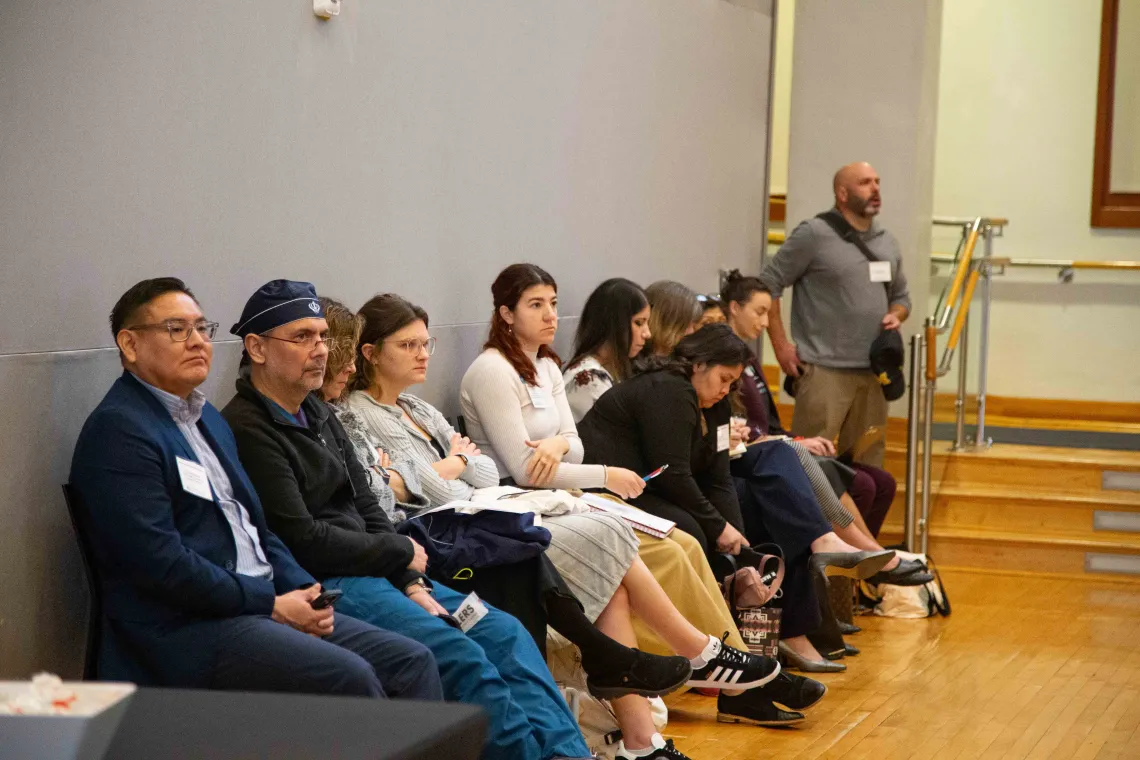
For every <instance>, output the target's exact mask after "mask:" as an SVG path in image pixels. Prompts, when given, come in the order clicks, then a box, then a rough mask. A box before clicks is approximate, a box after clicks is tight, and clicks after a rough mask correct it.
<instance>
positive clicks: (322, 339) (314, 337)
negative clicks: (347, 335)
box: [258, 331, 349, 354]
mask: <svg viewBox="0 0 1140 760" xmlns="http://www.w3.org/2000/svg"><path fill="white" fill-rule="evenodd" d="M258 337H259V338H269V339H270V340H279V341H281V342H282V343H292V344H293V345H295V346H301V347H303V348H307V349H308V350H310V351H312V350H313V349H314V348H316V347H317V344H318V343H324V344H325V345H326V346H327V347H328V349H329V353H330V354H331V353H333V352H334V351H338V350H340V349H342V348H348V347H349V345H348V344H349V341H347V340H344V339H340V340H338V339H336V338H330V337H329V334H328V333H327V332H322V333H318V332H311V331H306V332H303V333H301V334H300V335H298V336H297V337H296V338H278V337H277V336H276V335H265V334H262V335H259V336H258Z"/></svg>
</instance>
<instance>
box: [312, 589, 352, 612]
mask: <svg viewBox="0 0 1140 760" xmlns="http://www.w3.org/2000/svg"><path fill="white" fill-rule="evenodd" d="M342 596H344V592H343V591H341V590H340V589H339V588H326V589H325V590H324V591H322V592H321V594H320V596H318V597H317V598H316V599H314V600H313V601H312V602H310V606H311V607H312V608H313V609H314V610H323V609H325V608H326V607H332V606H333V605H334V604H336V603H337V602H338V601H339V600H340V598H341V597H342Z"/></svg>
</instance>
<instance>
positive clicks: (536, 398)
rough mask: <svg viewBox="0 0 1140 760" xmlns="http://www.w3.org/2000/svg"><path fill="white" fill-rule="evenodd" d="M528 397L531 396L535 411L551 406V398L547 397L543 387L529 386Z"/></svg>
mask: <svg viewBox="0 0 1140 760" xmlns="http://www.w3.org/2000/svg"><path fill="white" fill-rule="evenodd" d="M526 392H527V395H529V396H530V403H531V406H533V407H534V408H535V409H546V408H547V407H549V406H550V401H551V399H550V397H549V396H548V395H546V391H545V390H544V389H542V388H541V387H538V386H535V385H528V386H527V387H526Z"/></svg>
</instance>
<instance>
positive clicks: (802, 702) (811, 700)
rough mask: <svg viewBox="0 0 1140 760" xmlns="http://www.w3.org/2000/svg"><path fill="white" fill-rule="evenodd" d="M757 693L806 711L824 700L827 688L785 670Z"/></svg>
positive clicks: (793, 708)
mask: <svg viewBox="0 0 1140 760" xmlns="http://www.w3.org/2000/svg"><path fill="white" fill-rule="evenodd" d="M755 691H756V695H757V696H758V697H764V698H766V699H770V700H772V701H773V702H775V703H777V704H780V705H783V706H784V707H786V708H788V709H789V710H806V709H808V708H809V707H811V706H812V705H814V704H815V703H816V702H818V701H819V700H821V699H823V695H824V694H826V693H827V687H826V686H824V685H823V684H822V683H820V682H819V681H816V680H814V679H812V678H804V677H803V676H797V675H796V674H795V673H789V672H788V671H786V670H785V671H783V672H781V673H780V675H778V676H777V677H776V680H775V681H772V683H770V684H768V685H767V686H761V687H760V688H759V689H756V690H755ZM721 693H722V694H723V693H724V692H721Z"/></svg>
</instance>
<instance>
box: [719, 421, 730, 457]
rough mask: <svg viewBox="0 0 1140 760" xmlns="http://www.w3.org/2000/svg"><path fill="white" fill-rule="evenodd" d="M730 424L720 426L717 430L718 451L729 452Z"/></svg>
mask: <svg viewBox="0 0 1140 760" xmlns="http://www.w3.org/2000/svg"><path fill="white" fill-rule="evenodd" d="M728 443H729V440H728V424H727V423H726V424H724V425H720V426H719V427H717V429H716V450H717V451H728Z"/></svg>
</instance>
